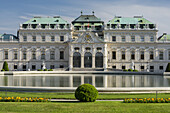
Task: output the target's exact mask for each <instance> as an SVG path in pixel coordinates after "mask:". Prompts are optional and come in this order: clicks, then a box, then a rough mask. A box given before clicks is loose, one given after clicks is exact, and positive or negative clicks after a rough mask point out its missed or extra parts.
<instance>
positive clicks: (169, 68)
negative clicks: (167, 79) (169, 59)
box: [165, 63, 170, 72]
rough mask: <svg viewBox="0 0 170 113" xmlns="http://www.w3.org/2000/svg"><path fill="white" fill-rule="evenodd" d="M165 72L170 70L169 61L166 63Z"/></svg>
mask: <svg viewBox="0 0 170 113" xmlns="http://www.w3.org/2000/svg"><path fill="white" fill-rule="evenodd" d="M165 72H170V63H168V65H167V67H166V71H165Z"/></svg>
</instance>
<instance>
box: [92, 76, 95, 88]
mask: <svg viewBox="0 0 170 113" xmlns="http://www.w3.org/2000/svg"><path fill="white" fill-rule="evenodd" d="M92 85H93V86H94V87H95V76H94V75H92Z"/></svg>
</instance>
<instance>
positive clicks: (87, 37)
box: [74, 32, 103, 43]
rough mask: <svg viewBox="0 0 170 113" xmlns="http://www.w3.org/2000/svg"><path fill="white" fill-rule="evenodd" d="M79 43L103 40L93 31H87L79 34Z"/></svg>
mask: <svg viewBox="0 0 170 113" xmlns="http://www.w3.org/2000/svg"><path fill="white" fill-rule="evenodd" d="M74 42H77V43H101V42H103V40H102V39H101V38H100V37H99V36H98V35H97V34H95V33H93V32H85V33H81V34H79V35H78V39H77V40H75V41H74Z"/></svg>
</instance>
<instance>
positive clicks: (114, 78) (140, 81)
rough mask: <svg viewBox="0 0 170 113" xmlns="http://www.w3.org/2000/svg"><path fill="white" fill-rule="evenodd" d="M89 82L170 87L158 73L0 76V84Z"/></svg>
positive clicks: (28, 84) (74, 84)
mask: <svg viewBox="0 0 170 113" xmlns="http://www.w3.org/2000/svg"><path fill="white" fill-rule="evenodd" d="M84 83H89V84H92V85H94V86H95V87H108V88H112V87H170V78H165V77H164V76H159V75H104V74H96V75H95V74H91V75H89V74H87V75H86V74H84V75H80V74H75V75H74V74H59V75H58V74H48V75H23V76H12V75H5V76H0V86H26V87H77V86H79V85H81V84H84Z"/></svg>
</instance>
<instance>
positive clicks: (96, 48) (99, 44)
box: [0, 12, 170, 72]
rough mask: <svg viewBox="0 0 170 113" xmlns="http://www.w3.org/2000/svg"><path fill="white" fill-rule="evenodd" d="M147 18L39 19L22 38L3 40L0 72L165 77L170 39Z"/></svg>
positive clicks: (5, 37) (26, 27) (22, 31)
mask: <svg viewBox="0 0 170 113" xmlns="http://www.w3.org/2000/svg"><path fill="white" fill-rule="evenodd" d="M157 32H158V30H157V27H156V25H155V24H154V23H152V22H151V21H149V20H147V19H145V18H144V17H142V16H134V17H121V16H115V17H114V18H113V19H112V20H110V21H109V22H107V23H104V22H103V21H102V20H101V19H100V18H98V17H96V16H95V15H94V12H93V14H91V15H83V14H82V12H81V15H80V16H79V17H78V18H76V19H75V20H74V21H72V23H68V22H67V21H65V20H63V19H62V18H61V17H60V16H55V17H46V18H44V17H34V18H32V19H30V20H28V21H27V22H25V23H23V24H21V25H20V28H19V30H18V36H14V35H12V34H3V35H0V68H2V66H3V62H4V61H7V62H8V66H9V69H10V70H13V71H14V70H18V71H22V70H23V71H26V70H31V71H33V70H37V69H42V67H43V64H45V66H46V68H47V69H54V70H75V71H76V70H79V71H81V70H82V71H83V70H92V71H94V70H113V71H116V70H123V69H131V68H133V69H136V70H139V71H150V72H164V71H165V69H166V66H167V63H168V62H170V46H169V44H170V35H166V34H163V35H162V36H161V37H159V38H158V36H157Z"/></svg>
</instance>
